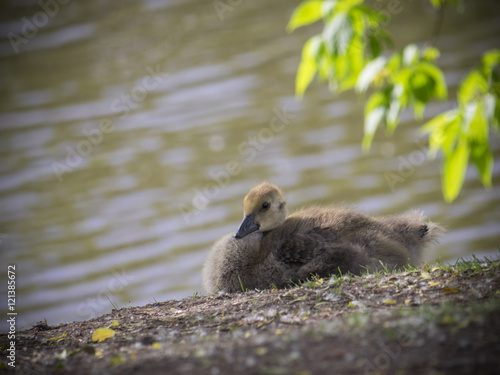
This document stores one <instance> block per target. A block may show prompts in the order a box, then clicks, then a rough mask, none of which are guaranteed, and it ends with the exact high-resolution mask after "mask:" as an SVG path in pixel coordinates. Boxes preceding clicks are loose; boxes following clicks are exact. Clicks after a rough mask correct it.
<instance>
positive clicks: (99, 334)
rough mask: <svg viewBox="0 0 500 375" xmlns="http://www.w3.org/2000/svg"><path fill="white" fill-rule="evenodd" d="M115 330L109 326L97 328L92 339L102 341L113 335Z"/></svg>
mask: <svg viewBox="0 0 500 375" xmlns="http://www.w3.org/2000/svg"><path fill="white" fill-rule="evenodd" d="M114 335H115V331H113V330H112V329H109V328H97V329H96V330H95V331H94V333H92V341H97V342H101V341H104V340H106V339H107V338H110V337H113V336H114Z"/></svg>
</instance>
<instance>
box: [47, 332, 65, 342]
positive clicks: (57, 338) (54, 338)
mask: <svg viewBox="0 0 500 375" xmlns="http://www.w3.org/2000/svg"><path fill="white" fill-rule="evenodd" d="M65 337H66V334H65V333H63V334H62V335H61V336H56V337H51V338H50V339H47V341H50V340H57V341H59V340H62V339H64V338H65Z"/></svg>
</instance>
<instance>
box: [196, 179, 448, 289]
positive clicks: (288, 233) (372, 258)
mask: <svg viewBox="0 0 500 375" xmlns="http://www.w3.org/2000/svg"><path fill="white" fill-rule="evenodd" d="M243 211H244V215H245V217H244V219H243V222H242V223H241V225H240V227H239V228H238V231H237V232H236V234H235V235H234V236H232V235H231V234H228V235H226V236H224V237H222V238H221V239H220V240H219V241H217V242H216V243H215V244H214V246H213V248H212V250H211V252H210V254H209V256H208V258H207V260H206V262H205V265H204V269H203V285H204V287H205V289H206V290H207V292H209V293H215V292H217V291H219V290H224V291H227V292H237V291H239V290H242V289H254V288H258V289H266V288H269V287H271V286H276V287H278V288H282V287H285V286H287V285H288V284H290V283H291V282H296V281H299V280H305V279H307V278H308V277H310V276H311V275H313V274H317V275H319V276H321V277H325V276H329V275H332V274H339V272H341V273H342V274H344V273H347V272H351V273H353V274H360V273H361V272H363V271H364V270H366V269H369V270H377V269H379V268H381V267H382V264H381V263H383V264H384V265H385V266H386V267H388V268H389V269H401V268H402V267H403V266H406V265H408V264H409V263H413V264H416V265H418V264H419V263H420V261H421V255H422V253H423V251H424V249H425V248H426V247H428V245H430V244H431V243H433V242H436V241H437V239H438V238H439V237H441V235H442V234H443V233H444V229H443V228H442V227H441V226H439V225H437V224H435V223H432V222H430V221H428V220H427V218H425V217H424V216H422V215H421V214H420V213H418V212H417V211H410V212H406V213H403V214H401V215H396V216H385V217H372V216H368V215H366V214H363V213H361V212H358V211H355V210H352V209H348V208H342V207H333V206H327V207H310V208H305V209H302V210H300V211H297V212H295V213H293V214H291V215H288V210H287V207H286V201H285V198H284V197H283V194H282V192H281V190H280V189H279V188H278V187H277V186H276V185H273V184H271V183H268V182H264V183H262V184H260V185H257V186H255V187H254V188H253V189H251V190H250V191H249V193H248V194H247V195H246V196H245V199H244V201H243Z"/></svg>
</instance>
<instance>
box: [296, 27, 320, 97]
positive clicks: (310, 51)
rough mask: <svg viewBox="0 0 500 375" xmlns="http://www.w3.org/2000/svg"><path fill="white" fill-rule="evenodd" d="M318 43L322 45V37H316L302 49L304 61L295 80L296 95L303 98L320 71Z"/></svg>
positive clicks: (310, 39)
mask: <svg viewBox="0 0 500 375" xmlns="http://www.w3.org/2000/svg"><path fill="white" fill-rule="evenodd" d="M318 43H321V37H320V36H319V35H315V36H313V37H312V38H309V40H308V41H307V42H306V43H305V44H304V48H303V49H302V59H301V60H300V64H299V68H298V69H297V77H296V78H295V95H297V96H300V97H302V96H303V95H304V92H305V91H306V89H307V87H308V86H309V84H310V83H311V81H312V80H313V78H314V75H315V74H316V72H317V70H318V64H317V62H316V57H317V54H318Z"/></svg>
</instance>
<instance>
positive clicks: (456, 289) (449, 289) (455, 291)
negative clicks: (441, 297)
mask: <svg viewBox="0 0 500 375" xmlns="http://www.w3.org/2000/svg"><path fill="white" fill-rule="evenodd" d="M442 292H443V293H444V294H450V293H458V292H460V289H458V288H443V290H442Z"/></svg>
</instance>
